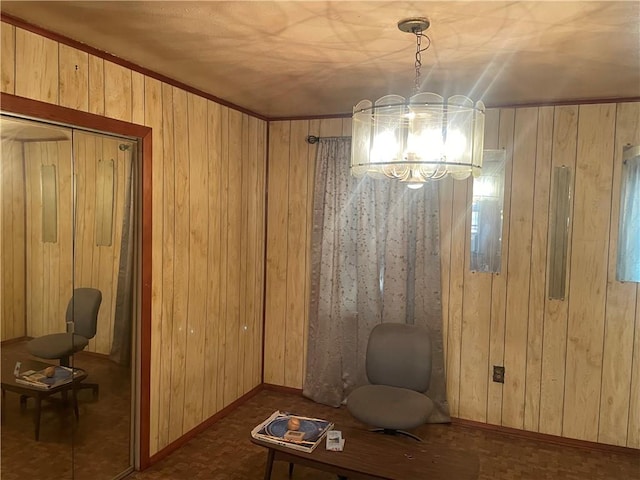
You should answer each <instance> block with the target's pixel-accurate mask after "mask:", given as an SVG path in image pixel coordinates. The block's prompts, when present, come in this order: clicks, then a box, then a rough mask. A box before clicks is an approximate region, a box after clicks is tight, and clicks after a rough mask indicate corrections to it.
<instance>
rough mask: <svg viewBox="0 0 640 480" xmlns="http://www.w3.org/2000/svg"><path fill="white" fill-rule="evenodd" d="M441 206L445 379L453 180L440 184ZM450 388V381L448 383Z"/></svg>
mask: <svg viewBox="0 0 640 480" xmlns="http://www.w3.org/2000/svg"><path fill="white" fill-rule="evenodd" d="M438 197H439V198H438V203H439V206H440V269H441V276H440V283H441V286H442V346H443V351H444V359H445V362H444V368H445V377H446V378H447V379H448V378H449V370H448V369H449V365H448V359H449V355H448V352H449V319H450V316H451V313H450V307H449V297H450V289H451V238H452V236H453V220H452V217H453V179H451V178H443V179H442V181H441V182H440V183H439V184H438ZM447 387H448V381H447Z"/></svg>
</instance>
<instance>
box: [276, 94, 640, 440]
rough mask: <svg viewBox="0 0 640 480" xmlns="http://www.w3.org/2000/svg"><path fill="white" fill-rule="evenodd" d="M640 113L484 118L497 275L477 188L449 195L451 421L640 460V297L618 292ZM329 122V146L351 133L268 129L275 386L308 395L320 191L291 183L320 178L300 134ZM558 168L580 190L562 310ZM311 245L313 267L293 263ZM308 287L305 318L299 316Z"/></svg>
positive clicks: (444, 197) (585, 109)
mask: <svg viewBox="0 0 640 480" xmlns="http://www.w3.org/2000/svg"><path fill="white" fill-rule="evenodd" d="M639 109H640V104H639V103H623V104H617V105H616V104H607V105H597V106H558V107H540V108H522V109H499V110H497V109H496V110H489V111H488V112H487V122H486V125H485V129H486V145H487V147H488V148H504V149H505V150H506V152H507V158H506V163H507V165H506V175H505V176H506V185H505V206H504V210H503V217H504V228H503V239H502V266H503V268H502V272H501V273H500V274H489V273H480V272H476V273H471V272H470V271H469V260H468V259H469V254H468V251H467V250H468V248H469V245H468V241H467V239H468V238H469V235H468V229H469V227H468V225H469V224H470V218H469V215H470V213H469V210H468V208H467V205H468V204H469V202H470V201H471V190H470V185H467V182H453V181H451V180H449V179H445V180H443V181H441V182H440V184H439V188H440V201H441V203H440V213H441V216H440V227H441V235H440V237H441V255H442V256H441V265H442V292H443V299H442V304H443V335H444V336H445V350H446V367H447V372H446V373H447V387H448V397H449V403H450V406H451V410H452V414H453V415H454V416H458V417H461V418H465V419H470V420H475V421H480V422H487V423H492V424H496V425H503V426H512V427H516V428H521V429H524V430H530V431H534V432H535V431H538V432H541V433H549V434H553V435H560V436H566V437H572V438H579V439H583V440H594V441H599V442H602V443H609V444H615V445H625V446H630V447H634V448H639V447H640V414H639V413H637V412H640V408H639V402H640V361H638V358H640V355H638V354H637V351H638V347H637V345H638V339H639V338H640V332H639V327H638V325H639V324H640V311H638V309H637V304H638V301H640V299H639V297H638V295H637V288H638V287H637V284H635V283H634V284H630V283H627V284H622V283H620V282H617V281H616V280H615V259H616V252H615V248H616V241H615V238H616V235H617V228H618V225H617V216H618V206H617V205H615V204H616V203H617V202H618V201H619V199H618V192H619V188H620V185H619V184H620V178H619V176H620V175H619V172H618V171H617V170H618V169H619V168H620V164H619V163H620V162H621V155H622V153H621V152H622V146H623V145H625V144H627V143H638V141H640V115H639V112H640V110H639ZM329 122H331V125H332V127H331V128H325V132H326V131H330V132H331V134H332V135H337V134H340V133H339V132H342V133H343V134H344V133H345V132H344V130H340V129H339V128H337V127H336V125H340V124H341V123H342V124H343V125H344V123H346V120H341V119H333V120H328V119H324V120H312V121H309V120H299V121H287V122H285V121H282V122H272V124H271V130H270V137H269V142H270V156H269V162H270V164H269V172H270V178H269V212H268V246H267V279H268V280H267V295H266V302H267V304H266V335H265V348H266V351H265V382H267V383H275V384H278V385H285V386H288V387H295V388H302V385H303V383H304V369H305V359H304V355H303V356H302V358H301V357H300V356H299V353H298V352H299V348H300V344H299V336H300V332H305V335H303V337H302V341H303V342H304V339H305V338H306V331H307V328H308V325H307V318H308V298H309V289H308V284H309V271H308V266H309V264H310V263H309V247H310V245H309V238H310V236H309V232H310V228H311V217H310V216H307V219H306V221H305V222H304V224H303V223H302V221H301V218H300V217H299V211H300V209H301V208H303V204H304V202H305V201H306V206H307V208H310V207H311V202H312V188H310V186H309V185H308V186H307V191H306V194H304V189H303V188H302V187H301V186H300V184H299V180H295V179H299V178H301V172H300V171H299V169H301V168H306V171H307V175H308V176H307V178H308V179H309V178H310V177H309V175H312V174H313V162H314V158H315V148H316V147H315V146H311V145H308V144H306V143H304V137H305V136H306V134H305V133H304V132H308V134H315V135H318V134H320V135H321V136H322V135H331V134H329V133H324V132H323V131H322V127H321V126H322V125H325V126H327V125H329ZM346 133H347V134H348V131H347V132H346ZM305 162H306V167H303V166H304V165H305ZM560 166H566V167H568V168H570V169H571V171H572V179H575V178H576V177H577V178H578V182H579V184H578V185H577V186H576V187H575V188H574V185H573V184H572V191H575V192H576V195H575V198H574V197H572V199H571V201H570V215H571V219H572V220H571V224H570V228H569V239H568V241H569V247H568V252H567V255H568V258H569V259H571V261H570V262H568V264H567V272H566V284H567V292H568V296H567V298H566V299H565V300H564V301H561V300H550V299H549V298H548V295H547V291H548V288H547V287H548V278H547V261H548V260H547V259H548V255H549V252H548V249H549V246H548V236H549V221H550V218H551V209H552V208H553V205H552V202H551V172H552V170H553V168H554V167H560ZM276 172H277V173H276ZM572 182H575V180H572ZM469 183H470V182H469ZM574 229H577V230H575V232H577V233H574ZM296 232H297V236H296ZM303 234H304V235H306V240H305V242H304V245H305V249H306V255H305V256H304V257H302V256H300V255H299V252H298V251H297V250H296V249H297V248H299V247H300V245H301V243H300V238H299V237H300V236H301V235H303ZM576 234H577V235H578V237H575V235H576ZM292 237H295V239H293V240H292ZM303 261H304V267H305V268H303V264H302V262H303ZM291 262H293V263H294V264H293V265H292V264H291ZM301 284H304V285H306V287H305V288H304V292H305V299H304V302H306V303H305V304H304V307H303V305H302V303H300V304H298V303H297V302H302V300H301V299H299V298H298V295H300V292H302V291H303V289H302V287H301V286H300V285H301ZM293 285H295V287H292V286H293ZM302 307H303V309H301V308H302ZM634 345H635V347H634ZM303 349H304V351H306V345H304V344H303ZM493 365H503V366H504V367H505V369H506V379H505V384H499V383H495V382H493V381H492V378H491V370H492V367H493ZM586 418H589V420H588V421H585V419H586Z"/></svg>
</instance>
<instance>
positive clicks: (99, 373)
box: [0, 342, 131, 480]
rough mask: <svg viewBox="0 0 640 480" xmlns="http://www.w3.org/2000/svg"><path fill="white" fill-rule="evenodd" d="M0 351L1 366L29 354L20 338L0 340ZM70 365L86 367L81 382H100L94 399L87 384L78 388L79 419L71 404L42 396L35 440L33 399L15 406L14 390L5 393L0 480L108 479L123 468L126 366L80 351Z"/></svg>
mask: <svg viewBox="0 0 640 480" xmlns="http://www.w3.org/2000/svg"><path fill="white" fill-rule="evenodd" d="M1 357H2V364H3V366H5V365H6V364H8V365H10V366H13V365H14V364H15V362H16V361H17V360H23V359H26V358H35V357H32V356H30V355H29V354H28V352H27V351H26V347H25V343H24V342H21V343H16V344H10V345H3V346H2V348H1ZM5 362H6V363H5ZM46 362H48V363H55V361H54V362H49V361H46ZM75 366H77V367H80V368H84V369H85V370H86V371H87V372H88V373H89V377H88V378H87V380H86V381H87V382H96V383H98V384H99V385H100V395H99V398H98V399H94V398H93V395H92V393H91V391H90V390H83V391H81V392H80V393H79V395H78V400H79V410H80V421H79V422H76V421H75V418H74V416H73V410H72V409H71V408H68V407H67V408H65V407H64V406H63V405H61V404H60V403H59V402H56V403H48V402H43V406H42V418H41V421H40V440H39V441H38V442H36V441H35V439H34V421H33V418H34V415H33V414H34V400H33V399H29V400H28V402H27V407H26V408H25V409H21V408H20V405H19V396H18V395H17V394H15V393H13V392H7V393H6V397H5V398H6V402H7V403H6V405H5V418H4V419H3V424H2V429H1V431H0V440H1V446H0V456H1V459H0V467H1V470H0V478H2V480H18V479H20V480H23V479H32V480H49V479H51V480H54V479H55V480H61V479H71V478H74V479H75V480H109V479H111V478H113V476H114V475H115V474H117V473H118V472H122V471H125V470H126V468H127V466H128V465H129V429H130V408H131V400H130V399H131V396H130V391H131V387H130V384H129V369H128V368H124V367H120V366H118V365H117V364H115V363H114V362H112V361H110V360H108V359H107V358H104V357H98V356H95V355H90V354H86V353H83V352H81V353H79V354H77V355H76V358H75ZM57 396H59V395H57ZM72 451H73V457H72ZM72 475H73V476H72Z"/></svg>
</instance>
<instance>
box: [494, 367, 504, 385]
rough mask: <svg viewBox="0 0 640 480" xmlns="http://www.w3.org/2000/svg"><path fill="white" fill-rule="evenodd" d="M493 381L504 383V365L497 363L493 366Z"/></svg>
mask: <svg viewBox="0 0 640 480" xmlns="http://www.w3.org/2000/svg"><path fill="white" fill-rule="evenodd" d="M493 381H494V382H496V383H504V367H499V366H498V365H494V366H493Z"/></svg>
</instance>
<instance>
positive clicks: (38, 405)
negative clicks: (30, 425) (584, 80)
mask: <svg viewBox="0 0 640 480" xmlns="http://www.w3.org/2000/svg"><path fill="white" fill-rule="evenodd" d="M41 406H42V399H41V398H40V395H38V396H36V419H35V421H36V442H37V441H38V440H40V407H41Z"/></svg>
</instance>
